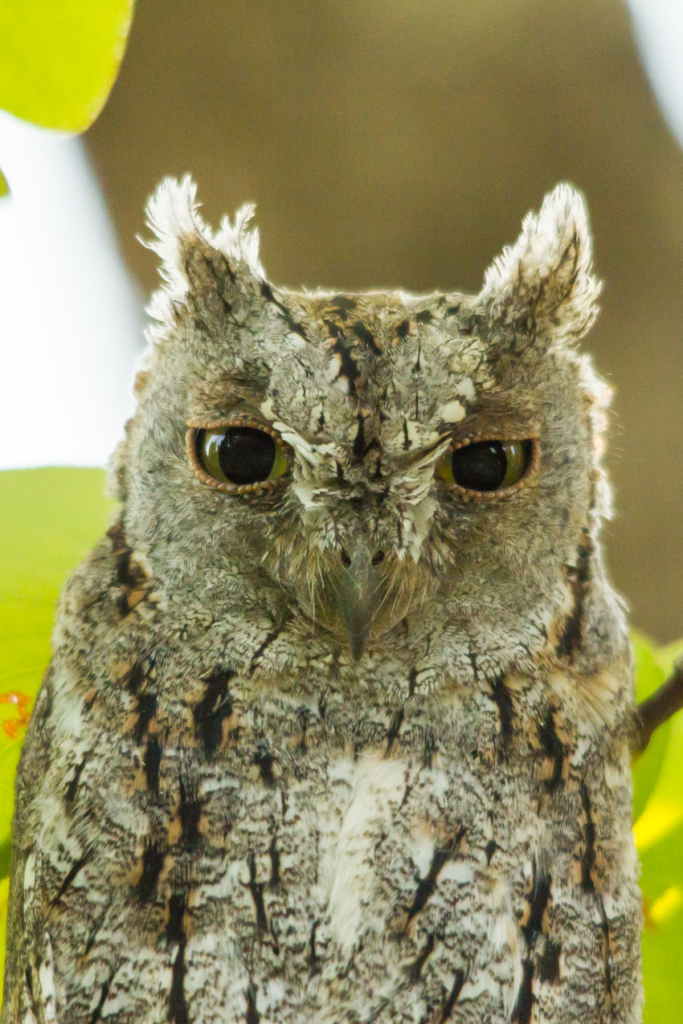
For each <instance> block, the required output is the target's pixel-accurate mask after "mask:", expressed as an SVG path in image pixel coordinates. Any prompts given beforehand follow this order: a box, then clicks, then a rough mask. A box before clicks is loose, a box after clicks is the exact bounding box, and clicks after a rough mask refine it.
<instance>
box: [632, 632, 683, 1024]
mask: <svg viewBox="0 0 683 1024" xmlns="http://www.w3.org/2000/svg"><path fill="white" fill-rule="evenodd" d="M633 645H634V654H635V665H636V695H637V697H638V700H639V701H640V700H643V699H644V698H645V697H647V696H649V694H650V693H651V692H652V691H653V690H654V689H656V688H657V686H658V685H661V683H662V682H664V681H665V680H666V679H667V678H668V676H669V675H670V674H671V671H672V669H673V665H674V662H675V661H676V659H677V658H679V657H680V656H681V655H682V654H683V641H679V642H677V643H675V644H670V645H669V646H668V647H663V648H655V647H653V646H652V645H651V644H650V643H649V642H648V641H647V640H646V639H645V638H644V637H642V636H640V635H639V634H635V635H634V636H633ZM657 679H659V682H657V681H656V680H657ZM663 740H664V743H663V742H662V741H663ZM662 748H663V749H662ZM651 752H652V753H651ZM648 758H649V759H650V760H649V761H648ZM656 765H658V766H659V768H658V771H657V773H656V775H655V766H656ZM634 777H635V793H636V795H635V797H634V809H635V808H636V807H638V810H639V813H638V814H634V820H635V825H634V828H633V832H634V835H635V839H636V846H637V848H638V853H639V855H640V859H641V864H642V875H641V887H642V890H643V904H644V911H645V930H644V933H643V976H644V979H645V1022H646V1024H673V1022H674V1021H677V1020H678V1019H679V1018H680V995H679V992H678V987H677V985H676V984H675V982H674V979H675V978H676V977H677V972H678V970H679V969H680V963H681V960H682V959H683V716H682V715H681V713H679V714H677V715H674V717H673V718H671V719H670V720H669V721H668V722H666V723H665V725H664V726H662V727H661V728H660V729H658V730H657V732H656V733H655V734H654V736H653V737H652V740H651V741H650V745H649V747H648V749H647V750H646V752H645V754H644V755H643V756H642V757H641V758H640V759H639V761H638V762H636V765H635V769H634ZM644 796H646V801H645V803H644V804H643V797H644Z"/></svg>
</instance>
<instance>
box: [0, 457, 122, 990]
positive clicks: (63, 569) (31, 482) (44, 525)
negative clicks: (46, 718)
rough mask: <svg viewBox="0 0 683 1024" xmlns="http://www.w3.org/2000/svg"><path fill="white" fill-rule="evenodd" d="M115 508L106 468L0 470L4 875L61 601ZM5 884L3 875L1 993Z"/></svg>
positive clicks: (0, 833) (0, 869)
mask: <svg viewBox="0 0 683 1024" xmlns="http://www.w3.org/2000/svg"><path fill="white" fill-rule="evenodd" d="M111 508H112V503H111V502H110V501H108V500H107V499H106V498H105V497H104V473H103V471H102V470H101V469H24V470H11V471H7V472H4V473H3V472H0V522H1V523H2V530H1V531H0V875H1V874H6V873H7V871H8V868H9V849H10V832H11V820H12V811H13V808H14V776H15V773H16V768H17V763H18V760H19V754H20V751H21V744H22V741H23V738H24V734H25V721H26V718H27V711H28V710H29V709H30V707H31V705H32V703H33V701H34V700H35V696H36V693H37V692H38V687H39V686H40V682H41V678H42V676H43V673H44V671H45V668H46V666H47V663H48V661H49V658H50V634H51V632H52V622H53V618H54V605H55V601H56V600H57V597H58V595H59V591H60V589H61V587H62V584H63V583H64V580H65V579H66V577H67V576H68V575H69V573H70V571H71V570H72V569H73V568H74V567H75V566H76V565H78V563H79V562H80V561H81V560H82V559H83V557H84V556H85V555H86V554H87V553H88V551H89V550H90V548H91V547H92V546H93V545H94V544H95V542H96V541H97V540H98V538H99V537H100V536H101V535H102V533H103V532H104V530H105V529H106V526H107V520H108V517H109V513H110V511H111ZM7 884H8V880H7V879H6V878H5V879H4V880H1V881H0V996H1V979H2V967H3V961H4V956H5V939H4V927H5V915H6V909H7Z"/></svg>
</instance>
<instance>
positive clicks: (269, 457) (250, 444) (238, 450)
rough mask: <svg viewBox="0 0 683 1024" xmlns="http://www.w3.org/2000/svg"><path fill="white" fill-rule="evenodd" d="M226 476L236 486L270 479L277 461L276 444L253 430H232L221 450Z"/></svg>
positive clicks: (220, 459) (219, 454)
mask: <svg viewBox="0 0 683 1024" xmlns="http://www.w3.org/2000/svg"><path fill="white" fill-rule="evenodd" d="M218 461H219V463H220V467H221V469H222V470H223V473H224V474H225V475H226V477H227V478H228V480H229V481H230V483H232V484H256V483H259V482H260V481H261V480H267V479H268V477H269V476H270V471H271V470H272V468H273V463H274V462H275V441H274V440H273V438H272V437H271V436H270V434H266V433H265V432H264V431H263V430H255V429H254V428H253V427H228V429H227V430H226V432H225V437H224V438H223V440H222V441H221V446H220V449H219V451H218Z"/></svg>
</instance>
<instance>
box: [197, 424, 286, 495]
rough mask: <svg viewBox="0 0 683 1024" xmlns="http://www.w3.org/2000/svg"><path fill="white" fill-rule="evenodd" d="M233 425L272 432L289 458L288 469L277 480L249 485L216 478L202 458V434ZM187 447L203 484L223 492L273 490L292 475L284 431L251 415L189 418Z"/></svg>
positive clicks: (237, 492) (245, 492)
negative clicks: (283, 437)
mask: <svg viewBox="0 0 683 1024" xmlns="http://www.w3.org/2000/svg"><path fill="white" fill-rule="evenodd" d="M229 427H243V428H247V429H251V430H257V431H259V432H260V433H262V434H268V435H269V436H270V437H272V438H273V440H274V442H275V445H276V449H277V448H279V449H280V450H281V455H282V457H284V458H285V459H286V461H287V468H286V469H285V470H284V471H283V472H282V473H281V474H280V475H279V476H277V477H276V478H275V479H273V480H259V481H256V482H254V483H245V484H235V483H232V482H231V481H229V480H217V479H216V478H215V477H213V476H211V474H210V473H207V471H206V469H205V467H204V466H203V465H202V462H201V460H200V456H199V452H198V441H199V438H200V435H201V433H202V432H203V431H217V430H220V429H221V428H225V429H228V428H229ZM185 450H186V451H187V456H188V460H189V462H190V466H191V467H192V469H193V471H194V474H195V476H196V477H197V478H198V479H199V480H200V481H201V482H202V483H203V484H206V486H207V487H212V488H213V489H214V490H215V491H220V492H221V493H222V494H240V495H250V494H259V493H263V492H269V491H273V490H274V489H275V488H276V487H278V486H279V485H280V484H281V483H283V482H284V481H285V480H286V479H287V476H288V469H289V465H290V459H289V448H288V446H287V445H286V444H285V442H284V441H283V440H282V438H281V436H280V434H279V433H278V431H277V430H275V428H274V427H271V426H270V425H268V424H267V423H263V422H262V421H261V420H256V419H253V418H252V417H250V416H248V415H237V416H230V417H225V418H222V419H220V420H214V421H213V422H206V421H203V420H199V419H194V420H189V421H188V429H187V432H186V434H185Z"/></svg>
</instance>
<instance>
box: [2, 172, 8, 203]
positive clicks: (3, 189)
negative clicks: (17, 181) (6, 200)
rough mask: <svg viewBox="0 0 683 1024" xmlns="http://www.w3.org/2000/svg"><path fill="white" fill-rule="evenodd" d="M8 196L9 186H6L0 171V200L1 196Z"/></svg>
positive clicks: (5, 179)
mask: <svg viewBox="0 0 683 1024" xmlns="http://www.w3.org/2000/svg"><path fill="white" fill-rule="evenodd" d="M8 194H9V185H8V184H7V178H6V177H5V175H4V174H3V173H2V171H0V199H1V198H2V197H3V196H6V195H8Z"/></svg>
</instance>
